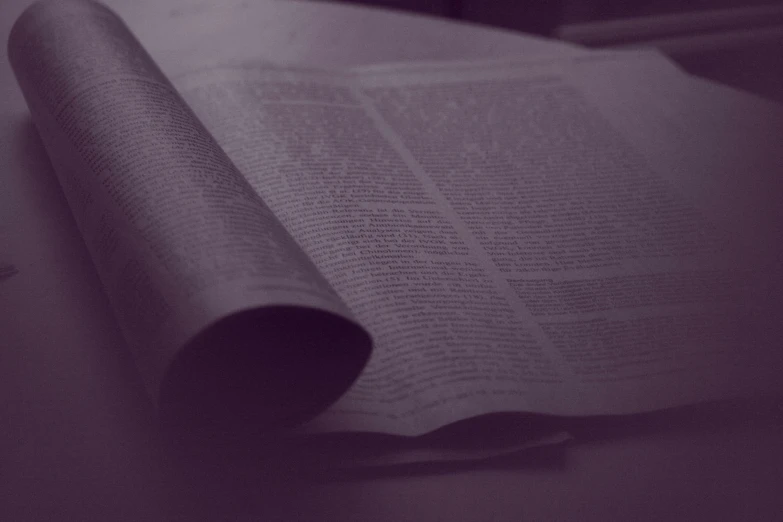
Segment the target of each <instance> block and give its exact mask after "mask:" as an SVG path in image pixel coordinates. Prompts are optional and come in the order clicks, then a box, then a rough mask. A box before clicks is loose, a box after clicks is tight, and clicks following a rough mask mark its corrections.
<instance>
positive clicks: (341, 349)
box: [9, 0, 783, 435]
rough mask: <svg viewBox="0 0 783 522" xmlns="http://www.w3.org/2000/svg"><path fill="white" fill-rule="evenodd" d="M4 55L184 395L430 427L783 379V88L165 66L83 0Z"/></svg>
mask: <svg viewBox="0 0 783 522" xmlns="http://www.w3.org/2000/svg"><path fill="white" fill-rule="evenodd" d="M9 58H10V60H11V63H12V66H13V68H14V71H15V73H16V75H17V78H18V81H19V84H20V86H21V88H22V91H23V93H24V96H25V98H26V100H27V103H28V106H29V108H30V112H31V113H32V116H33V120H34V122H35V125H36V127H37V129H38V132H39V133H40V135H41V138H42V140H43V142H44V144H45V146H46V150H47V153H48V155H49V158H50V160H51V162H52V164H53V165H54V167H55V170H56V172H57V176H58V180H59V182H60V185H61V186H62V190H63V192H64V194H65V196H66V199H67V201H68V205H69V206H70V209H71V211H72V213H73V215H74V218H75V221H76V223H77V225H78V227H79V231H80V233H81V236H82V238H83V239H84V242H85V244H86V246H87V248H88V250H89V252H90V254H91V259H92V263H93V265H94V268H95V272H96V273H97V275H98V277H99V279H100V281H101V284H102V286H103V288H104V291H105V293H106V295H107V297H108V300H109V302H110V304H111V308H112V312H113V317H114V318H115V319H116V322H117V324H118V326H119V327H120V329H121V330H122V332H123V334H124V337H125V339H126V341H127V344H128V347H129V349H130V350H131V352H132V353H133V356H134V360H135V362H136V366H137V368H138V371H139V373H140V375H141V377H142V379H143V380H144V382H145V384H146V386H147V389H148V391H149V394H150V396H151V397H152V399H153V401H154V402H155V403H156V405H157V406H158V407H159V409H160V410H161V414H162V416H163V417H164V418H166V419H176V422H182V423H185V424H186V425H188V426H192V425H203V424H206V425H224V424H227V423H232V422H240V423H246V422H254V423H260V424H265V425H267V426H269V427H270V428H271V427H274V426H279V425H291V424H296V423H301V422H303V421H305V420H307V421H308V422H307V424H306V425H305V427H304V428H303V429H307V430H313V431H346V430H350V431H374V432H385V433H394V434H405V435H414V434H421V433H424V432H427V431H431V430H433V429H435V428H438V427H440V426H444V425H446V424H449V423H452V422H455V421H458V420H461V419H465V418H469V417H473V416H478V415H482V414H487V413H494V412H508V411H524V412H537V413H548V414H558V415H594V414H622V413H632V412H639V411H645V410H652V409H657V408H664V407H670V406H675V405H680V404H686V403H690V402H697V401H702V400H708V399H714V398H719V397H725V396H730V395H736V394H743V393H747V392H749V391H752V390H756V389H759V388H768V387H769V386H770V385H771V383H774V382H775V380H776V379H775V371H776V370H777V369H778V366H777V358H778V355H777V354H776V353H775V351H773V350H767V349H765V347H766V346H768V345H769V342H770V341H771V340H772V339H773V338H774V329H773V328H772V326H773V325H774V324H775V321H776V318H775V317H774V315H775V312H774V311H775V310H776V308H775V306H774V305H775V301H776V299H775V298H776V289H777V288H778V287H777V286H775V281H777V280H778V279H779V277H780V273H779V267H778V261H777V256H778V253H777V242H775V241H774V240H775V239H777V238H778V235H777V230H776V226H777V225H776V223H777V217H778V213H777V212H778V209H777V200H778V197H777V193H776V190H777V189H778V188H779V186H780V182H779V180H778V179H776V178H777V175H778V174H779V168H780V165H781V154H779V153H778V151H777V146H776V139H777V138H778V137H779V134H778V132H779V128H780V127H779V125H780V122H781V121H783V118H781V113H780V110H779V109H778V108H776V107H775V106H774V105H772V104H765V103H764V102H761V101H753V100H751V101H747V100H745V99H744V98H743V97H742V96H739V95H736V94H735V93H727V92H723V91H721V90H720V89H719V88H716V87H712V86H702V87H701V88H699V89H698V90H694V91H693V92H698V93H699V94H698V96H697V99H693V100H692V99H691V97H692V96H693V94H691V92H690V91H688V90H687V88H685V85H686V84H685V82H684V81H683V77H682V75H681V73H680V72H679V71H677V70H674V69H673V68H672V67H671V66H670V65H669V64H668V63H666V62H665V61H663V60H662V59H660V58H659V57H657V56H655V55H649V54H644V53H639V54H631V55H623V56H621V55H617V54H605V55H601V54H598V55H592V54H588V55H582V54H579V53H575V54H574V55H573V56H567V57H561V58H559V59H538V60H536V59H530V60H525V61H517V62H513V61H505V62H491V63H488V62H479V63H451V64H403V65H386V66H377V67H365V68H361V69H351V70H330V71H326V70H313V69H301V68H293V67H280V66H272V65H269V64H263V63H252V62H247V61H240V62H237V63H226V62H221V63H216V64H214V65H213V66H210V67H202V68H199V69H198V70H193V71H190V72H186V73H182V74H178V75H177V76H176V77H173V78H166V77H165V76H164V74H163V72H161V71H160V70H159V68H158V67H157V66H156V65H155V63H154V62H153V60H152V59H151V58H150V56H149V55H148V54H147V53H146V52H145V51H144V50H143V48H142V47H141V45H140V44H139V43H138V42H137V41H136V40H135V38H134V37H133V35H132V34H131V33H130V32H129V30H128V29H127V28H126V27H125V25H124V24H123V23H122V22H121V21H120V20H119V18H117V16H116V15H114V14H113V13H112V12H111V11H109V10H108V9H107V8H105V7H103V6H101V5H100V4H96V3H92V2H87V1H81V0H69V1H63V2H48V3H47V2H44V3H39V4H35V5H33V6H32V7H31V8H30V9H28V10H27V11H26V12H25V13H24V14H23V15H22V17H21V18H20V19H19V20H18V21H17V23H16V25H15V27H14V29H13V31H12V34H11V37H10V41H9ZM710 99H712V100H718V101H720V102H721V103H723V104H725V105H726V107H727V112H726V113H725V114H722V113H715V112H712V111H711V110H710V109H709V108H710V107H714V105H710V104H709V103H707V101H709V100H710ZM691 102H692V103H691ZM728 109H731V110H728ZM700 110H701V112H699V111H700ZM688 111H691V112H692V113H693V112H695V113H698V114H699V116H700V117H701V119H700V121H699V125H698V126H695V125H692V122H691V121H690V120H688V119H687V118H684V117H683V115H687V114H689V112H688ZM760 116H763V118H761V117H760Z"/></svg>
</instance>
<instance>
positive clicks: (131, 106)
mask: <svg viewBox="0 0 783 522" xmlns="http://www.w3.org/2000/svg"><path fill="white" fill-rule="evenodd" d="M9 57H10V59H11V63H12V65H13V67H14V71H15V73H16V74H17V77H18V79H19V82H20V85H21V87H22V90H23V92H24V94H25V97H26V100H27V102H28V105H29V107H30V110H31V112H32V115H33V119H34V121H35V123H36V126H37V128H38V130H39V132H40V133H41V137H42V139H43V142H44V144H45V146H46V149H47V152H48V154H49V156H50V159H51V160H52V163H53V165H54V166H55V168H56V170H57V173H58V178H59V181H60V183H61V185H62V187H63V191H64V193H65V195H66V197H67V199H68V202H69V205H70V207H71V210H72V212H73V214H74V218H75V220H76V222H77V225H78V227H79V230H80V232H81V235H82V237H83V238H84V240H85V243H86V245H87V247H88V249H89V251H90V254H91V257H92V260H93V263H94V265H95V268H96V270H97V273H98V275H99V277H100V279H101V282H102V284H103V286H104V288H105V290H106V293H107V295H108V297H109V300H110V302H111V305H112V308H113V311H114V313H115V316H116V317H117V320H118V323H119V325H120V327H121V328H122V330H123V332H124V334H125V337H126V338H127V339H128V341H129V344H130V346H131V348H132V349H133V350H134V354H135V356H136V364H137V366H138V368H139V370H140V373H141V375H142V377H143V378H144V380H145V382H146V384H147V387H148V389H149V391H150V394H151V395H152V397H153V398H154V399H155V400H156V401H157V402H158V403H159V406H160V407H161V408H163V409H171V410H172V413H176V415H177V416H182V417H183V418H184V417H187V418H188V420H189V421H193V422H196V419H195V417H198V416H201V415H202V413H201V412H209V415H214V416H215V418H209V419H207V420H206V421H205V422H208V423H211V424H215V422H214V421H215V419H216V418H218V417H220V418H221V420H222V421H226V422H229V417H233V420H237V418H239V417H253V416H255V415H259V416H260V417H261V419H265V420H267V421H269V423H270V424H274V423H275V422H282V423H289V422H294V421H296V420H301V418H302V417H307V416H311V415H312V414H314V413H315V412H316V411H318V410H319V409H321V408H323V407H324V406H325V405H327V404H328V403H329V402H331V401H333V400H334V399H335V398H336V397H337V396H339V395H340V394H341V393H342V392H343V391H344V389H345V388H346V387H347V386H348V385H349V384H350V383H351V381H352V380H353V379H354V378H355V377H356V375H357V374H358V372H359V370H360V369H361V367H362V366H363V364H364V361H365V360H366V357H367V355H368V352H369V349H370V340H369V337H368V336H367V334H366V333H365V332H364V331H363V330H362V329H361V328H360V327H359V326H358V325H356V323H355V321H354V320H353V317H352V315H351V313H350V312H349V311H348V309H347V308H346V307H345V305H344V304H343V303H342V301H341V300H340V298H339V297H338V296H337V295H336V294H335V292H334V290H333V289H332V288H331V286H330V285H329V284H328V283H327V282H326V281H325V280H324V279H323V277H322V276H321V275H320V274H319V273H318V271H317V270H315V268H314V267H313V266H312V263H311V262H310V260H309V259H308V258H307V256H306V255H305V254H304V253H303V252H302V251H301V249H300V248H299V247H298V246H297V245H296V243H295V242H294V241H293V240H292V239H291V237H290V236H289V235H288V234H287V233H286V231H285V230H284V229H283V228H282V226H281V225H280V223H279V222H278V221H277V219H276V218H275V217H274V216H273V214H272V213H271V212H270V210H269V208H268V207H267V206H266V205H265V204H264V202H263V201H262V200H260V199H259V198H258V196H257V194H255V193H254V192H253V190H252V189H251V188H250V187H249V186H248V185H247V183H246V181H245V180H244V179H243V178H242V177H241V176H239V175H238V173H237V171H236V168H235V167H234V166H233V165H232V164H231V161H230V160H229V159H228V158H227V157H226V156H225V154H224V153H223V151H222V150H221V149H220V148H219V146H218V145H217V144H216V143H215V142H214V140H213V139H212V137H211V136H210V135H209V134H208V132H207V131H206V130H205V129H204V128H203V126H202V125H201V124H200V122H199V121H198V120H197V119H196V117H195V116H194V115H193V113H192V112H191V111H190V109H189V108H187V106H186V105H185V104H184V103H183V102H182V100H181V99H180V98H179V96H178V95H177V93H176V91H175V90H174V89H173V88H172V87H171V85H170V84H169V82H168V81H167V80H166V79H165V78H164V76H163V75H162V73H161V72H160V71H159V70H158V68H157V67H156V66H155V64H154V63H153V62H152V60H151V59H150V58H149V56H148V55H147V54H146V53H145V52H144V50H143V49H142V48H141V47H140V45H139V44H138V42H136V41H135V39H134V38H133V36H132V35H131V34H130V32H129V31H128V30H127V28H126V27H125V26H124V25H123V24H122V22H121V21H120V20H119V19H118V18H117V17H116V16H115V15H114V14H113V13H112V12H111V11H109V10H108V9H106V8H105V7H103V6H101V5H99V4H96V3H93V2H85V1H67V2H49V3H41V4H36V5H34V6H32V7H31V8H30V9H29V10H28V11H26V12H25V14H24V15H23V16H22V17H21V18H20V20H19V21H18V22H17V24H16V25H15V27H14V29H13V30H12V34H11V38H10V41H9ZM246 392H247V395H245V393H246ZM180 408H182V409H181V410H180ZM191 417H193V418H191ZM246 420H247V419H246ZM259 420H260V419H259Z"/></svg>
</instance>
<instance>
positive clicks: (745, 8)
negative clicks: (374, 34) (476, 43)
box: [313, 0, 783, 101]
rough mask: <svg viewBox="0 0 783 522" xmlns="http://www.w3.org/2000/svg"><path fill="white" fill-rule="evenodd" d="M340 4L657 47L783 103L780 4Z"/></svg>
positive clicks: (696, 70)
mask: <svg viewBox="0 0 783 522" xmlns="http://www.w3.org/2000/svg"><path fill="white" fill-rule="evenodd" d="M313 1H330V0H313ZM341 1H343V2H345V3H356V4H364V5H373V6H378V7H385V8H391V9H397V10H402V11H408V12H415V13H421V14H428V15H434V16H441V17H448V18H451V19H455V20H462V21H466V22H473V23H479V24H484V25H488V26H493V27H498V28H504V29H510V30H514V31H521V32H525V33H531V34H537V35H542V36H548V37H553V38H559V39H562V40H566V41H569V42H573V43H577V44H582V45H586V46H588V47H594V48H609V49H623V48H635V47H654V48H656V49H659V50H661V51H662V52H664V53H665V54H666V55H668V56H669V57H671V58H673V59H674V60H675V61H676V62H677V63H679V65H681V66H682V67H683V68H684V69H685V70H687V71H688V72H691V73H693V74H697V75H699V76H702V77H705V78H708V79H711V80H715V81H718V82H721V83H724V84H728V85H731V86H733V87H737V88H740V89H743V90H746V91H751V92H753V93H755V94H758V95H761V96H763V97H766V98H769V99H774V100H777V101H783V1H781V0H777V1H772V0H341Z"/></svg>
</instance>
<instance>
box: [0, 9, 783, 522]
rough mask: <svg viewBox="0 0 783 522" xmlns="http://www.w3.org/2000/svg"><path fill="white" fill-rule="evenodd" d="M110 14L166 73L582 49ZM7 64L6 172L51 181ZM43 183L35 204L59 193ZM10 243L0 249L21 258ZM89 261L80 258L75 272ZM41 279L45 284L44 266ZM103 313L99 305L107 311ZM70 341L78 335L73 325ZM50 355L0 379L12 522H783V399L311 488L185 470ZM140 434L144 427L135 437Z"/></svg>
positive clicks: (315, 25) (240, 468)
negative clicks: (64, 382) (257, 64)
mask: <svg viewBox="0 0 783 522" xmlns="http://www.w3.org/2000/svg"><path fill="white" fill-rule="evenodd" d="M107 3H108V4H109V5H110V6H112V7H113V8H114V9H115V10H116V11H117V12H118V13H119V14H120V15H121V16H122V17H123V18H125V20H126V22H127V23H128V25H129V26H130V27H131V28H132V30H133V31H134V32H135V33H136V34H137V36H138V37H139V39H140V40H141V41H142V43H144V44H145V45H146V46H147V47H148V49H149V50H150V52H151V54H152V55H153V57H154V58H155V59H156V60H157V61H158V62H159V63H160V64H161V67H162V68H163V70H164V71H165V72H167V73H169V74H176V73H177V71H180V70H185V69H187V68H188V67H189V66H191V65H192V64H194V63H196V62H198V61H202V60H204V59H206V58H209V59H215V60H219V59H221V58H223V57H231V58H232V59H237V58H240V59H241V58H252V59H267V60H270V61H276V62H296V63H305V64H310V65H316V66H319V65H320V66H335V65H360V64H367V63H374V62H379V61H402V60H419V59H428V60H430V59H452V58H490V57H500V56H511V55H517V56H518V55H520V54H530V53H558V52H568V51H569V50H571V49H572V48H571V47H570V46H568V45H566V44H562V43H559V42H552V41H547V40H544V39H540V38H537V37H530V36H526V35H520V34H514V33H511V32H506V31H498V30H494V29H489V28H485V27H478V26H470V25H467V24H459V23H455V22H451V21H446V20H439V19H435V18H427V17H423V16H415V15H408V14H402V13H394V12H390V11H381V10H375V9H369V8H362V7H356V6H348V5H338V4H325V3H318V2H297V1H281V2H272V1H263V0H258V1H255V2H248V1H240V0H228V1H221V2H217V1H215V2H211V3H210V2H208V1H199V0H170V1H166V2H157V1H153V0H138V1H131V0H127V1H123V0H114V1H109V2H107ZM26 4H27V2H26V1H24V0H5V1H4V2H3V3H2V5H1V6H0V35H2V37H3V41H6V40H7V35H8V31H9V30H10V26H11V24H12V22H13V20H14V19H15V18H16V17H17V16H18V14H19V13H21V11H22V9H23V8H24V6H25V5H26ZM0 67H2V68H1V69H0V113H2V116H1V117H0V124H2V126H3V139H4V140H6V143H3V141H2V140H0V145H2V147H0V163H3V164H6V165H10V168H9V172H10V175H13V174H14V172H16V174H18V179H20V180H23V179H24V176H22V174H24V172H22V171H21V170H20V169H24V168H25V167H24V165H26V164H33V163H36V162H37V163H38V164H41V165H39V167H40V168H45V165H43V163H45V160H44V159H42V158H40V157H35V158H33V157H29V156H31V155H32V156H36V155H38V156H40V155H41V154H42V152H41V150H42V149H41V147H40V144H38V143H37V141H36V138H35V136H34V133H32V131H31V128H30V127H29V124H27V126H25V124H24V123H22V121H23V120H24V119H25V118H26V117H27V116H26V107H25V106H24V102H23V100H22V97H21V94H20V93H19V92H18V89H17V87H16V85H15V83H14V81H13V77H12V74H11V72H10V69H9V66H8V63H7V59H6V60H4V61H3V63H2V64H0ZM11 142H13V143H11ZM20 143H21V145H19V144H20ZM9 144H11V145H13V144H16V145H19V146H18V147H17V149H18V150H17V151H16V152H14V151H13V150H11V151H10V152H9V150H10V149H12V148H14V147H13V146H12V147H9V146H8V145H9ZM16 145H14V146H16ZM15 150H16V149H15ZM19 151H21V152H19ZM13 154H17V156H13ZM19 154H25V155H27V160H25V161H27V163H25V162H21V163H20V162H19V159H18V158H19V157H20V156H18V155H19ZM3 155H5V157H3ZM12 160H13V162H12ZM14 169H15V170H14ZM14 179H15V178H14ZM20 183H21V181H20ZM46 183H48V185H46ZM46 183H43V182H42V184H41V185H40V186H37V185H36V187H38V188H36V189H35V190H37V191H39V192H42V191H47V190H48V191H56V190H57V189H56V188H53V185H51V181H48V182H46ZM44 185H45V186H44ZM2 186H4V187H6V188H7V189H9V187H11V188H13V185H10V186H9V185H2ZM30 186H31V187H32V185H30ZM30 190H33V189H30ZM9 191H10V189H9V190H5V192H6V194H5V195H3V194H2V192H4V191H3V190H0V204H5V203H6V202H7V201H10V200H7V199H6V200H3V199H2V198H3V197H6V198H8V197H10V196H8V195H7V194H8V192H9ZM20 208H21V207H20ZM60 210H61V211H62V209H60ZM3 233H4V232H3V230H0V251H2V250H3V248H5V246H6V245H3V244H2V241H1V240H2V239H3V238H4V237H6V236H3ZM8 237H10V236H8ZM52 248H54V247H52ZM63 248H65V247H63ZM80 255H83V254H79V253H78V252H77V253H75V254H73V256H74V259H77V258H79V256H80ZM0 261H2V259H0ZM74 262H76V261H74ZM30 270H31V271H32V272H33V273H34V270H35V267H34V266H32V264H31V268H30ZM40 277H46V274H45V273H43V272H42V273H41V275H40ZM20 284H21V283H20ZM53 284H54V283H53ZM58 284H59V283H58ZM6 288H8V287H6ZM60 290H62V291H60ZM60 290H58V292H59V293H58V296H56V297H52V298H51V299H48V300H47V301H46V303H47V304H46V305H45V306H50V307H60V308H62V307H63V306H67V303H68V299H69V296H70V294H69V293H68V292H77V293H78V292H79V291H80V290H79V289H78V288H76V289H74V288H71V287H69V288H66V289H60ZM9 292H10V290H9ZM85 295H86V294H85ZM0 297H2V296H0ZM94 299H95V300H96V302H97V303H98V304H97V305H96V306H98V305H99V304H100V302H101V301H100V298H99V297H94ZM38 313H40V314H46V313H47V310H46V309H45V308H44V309H41V310H39V312H38ZM41 316H43V315H41ZM39 317H40V316H39ZM0 326H2V324H0ZM63 332H64V333H63V335H68V334H69V333H68V332H67V331H66V327H65V326H64V327H63ZM106 335H108V336H110V335H116V332H115V333H111V332H109V333H107V334H106ZM96 336H97V334H96ZM93 337H95V336H93ZM58 342H62V339H51V338H46V339H44V338H40V339H39V340H38V344H36V345H35V346H36V349H37V350H39V352H40V353H43V354H51V353H54V352H55V350H56V349H57V347H58V346H59V345H58ZM91 342H97V341H94V339H93V340H92V341H91ZM47 343H48V344H47ZM49 348H51V350H48V349H49ZM28 355H29V354H28ZM6 357H7V358H8V356H6ZM35 357H38V359H36V358H35ZM35 357H33V358H32V360H33V362H35V361H37V360H39V359H40V360H44V362H49V363H51V364H50V366H46V365H44V367H45V369H41V367H36V366H35V365H34V364H32V363H31V364H29V365H26V364H27V362H29V361H27V360H26V359H25V360H23V357H22V356H21V355H20V356H19V358H18V360H17V359H13V360H12V361H11V363H13V364H11V363H8V364H6V363H7V361H6V363H4V364H5V366H3V368H0V382H2V381H3V380H4V379H5V383H6V384H4V385H3V386H2V387H0V395H4V396H0V415H6V416H8V415H10V416H11V417H10V421H11V422H10V423H9V425H10V426H11V430H10V431H7V432H6V433H4V434H0V469H2V470H3V471H2V472H0V488H2V489H0V511H2V510H3V509H4V508H5V509H6V510H10V511H9V512H10V513H12V514H13V516H11V517H10V518H9V517H2V518H5V519H6V520H50V519H51V520H55V519H56V520H77V519H78V520H88V519H95V520H99V519H100V520H119V519H122V520H125V519H127V520H141V519H144V520H155V519H161V520H163V519H176V518H178V517H180V516H181V517H182V519H183V520H198V519H200V517H203V519H206V520H216V519H221V520H223V519H225V520H278V519H279V520H341V521H343V520H356V521H360V520H361V521H364V520H373V521H382V520H389V521H391V520H395V521H396V520H514V521H518V520H580V521H605V520H656V521H657V520H668V521H672V520H711V521H715V520H727V521H728V520H732V521H734V520H754V521H760V520H769V521H773V520H782V519H783V495H780V492H781V491H783V473H782V472H781V470H783V450H782V449H783V448H782V447H781V446H782V444H781V443H782V441H783V439H782V438H781V435H783V413H782V412H781V406H780V404H779V403H777V402H775V401H752V402H742V401H737V402H732V403H726V404H721V405H710V406H705V407H692V408H685V409H682V410H678V411H671V412H663V413H658V414H651V415H643V416H635V417H629V418H615V419H583V420H570V421H563V424H562V425H563V426H565V427H567V428H569V429H571V430H572V431H573V432H574V434H575V435H576V439H575V441H574V442H573V443H571V444H569V445H568V446H567V447H566V448H556V449H548V450H545V451H542V452H535V453H531V454H530V455H529V456H527V457H522V458H514V459H511V458H509V459H508V460H507V461H494V462H492V463H491V464H486V465H482V466H469V467H452V468H448V469H444V468H443V467H438V466H433V467H430V468H427V467H422V468H416V469H413V470H411V469H408V470H406V469H402V470H399V469H397V470H376V471H374V472H368V473H363V474H357V475H352V476H342V475H341V476H339V477H338V476H333V475H326V476H318V477H316V478H313V477H307V478H303V477H301V476H299V475H297V473H295V472H291V471H290V468H289V469H286V467H285V466H283V467H282V468H278V467H275V466H269V465H267V463H266V462H265V461H264V460H263V459H259V460H256V461H254V460H253V458H252V457H247V456H246V457H243V458H242V463H241V465H240V464H239V463H237V462H235V463H234V465H233V467H232V466H228V467H224V466H219V465H217V464H215V463H214V462H211V461H210V460H209V459H207V458H203V459H201V460H199V459H196V460H199V461H198V462H196V461H194V460H191V461H190V463H189V465H188V466H186V467H185V468H186V469H185V471H183V468H182V467H181V466H179V465H171V462H170V461H169V460H168V459H167V458H164V457H163V456H162V455H161V454H160V453H159V452H158V451H157V450H155V449H154V448H155V447H156V445H155V444H153V443H152V442H150V441H151V439H153V438H154V435H153V434H152V433H153V432H154V430H153V429H152V428H151V427H150V426H151V424H150V423H149V419H148V418H147V417H145V414H144V413H143V412H140V411H141V410H139V411H137V412H134V413H131V414H129V415H128V416H124V417H122V418H123V419H124V420H122V421H118V420H117V419H118V418H119V417H121V415H119V414H117V413H116V412H112V411H111V409H110V408H109V407H107V406H106V405H107V404H109V405H110V404H112V401H113V400H114V398H113V396H112V397H110V395H112V394H115V392H116V394H117V395H118V396H119V395H121V394H122V393H125V392H122V391H116V390H112V389H111V388H110V387H108V388H97V386H99V385H102V386H107V384H106V378H105V376H104V377H100V372H99V371H98V370H95V371H94V372H92V370H90V371H87V370H84V371H82V369H75V368H76V362H72V363H71V362H69V364H71V366H68V365H67V364H66V365H65V366H63V363H62V361H63V360H65V359H56V360H55V359H54V356H51V357H50V355H47V357H50V359H51V360H50V359H49V358H45V357H44V356H41V355H36V356H35ZM69 357H71V359H73V358H74V357H76V358H77V359H78V356H77V355H73V354H70V355H69ZM71 359H69V361H71ZM74 360H76V359H74ZM52 361H54V362H52ZM77 362H78V361H77ZM17 363H18V364H17ZM106 364H108V363H106ZM66 367H67V368H66ZM8 368H13V372H16V373H12V370H9V369H8ZM63 368H65V369H63ZM100 369H102V368H100ZM25 371H26V372H27V373H25ZM117 371H119V370H117ZM47 372H48V373H47ZM69 372H70V373H69ZM79 372H81V373H79ZM90 372H92V373H90ZM76 373H78V374H79V375H81V376H83V377H84V378H83V379H81V380H80V381H79V383H77V384H73V385H72V389H71V392H69V393H67V394H62V393H60V395H59V396H58V397H54V396H50V395H52V394H54V393H55V392H51V391H46V390H47V389H55V388H53V387H51V386H50V387H49V388H45V387H44V386H38V385H34V384H35V383H37V382H39V383H44V382H45V381H46V382H51V381H56V380H58V379H66V378H68V377H71V378H72V376H73V374H76ZM91 379H92V381H91ZM100 379H103V382H102V383H99V384H96V383H98V382H99V380H100ZM9 382H10V383H12V384H8V383H9ZM30 382H33V383H34V384H29V383H30ZM95 389H102V390H107V391H102V394H103V395H102V396H100V397H99V399H100V407H98V406H96V407H95V408H87V407H86V406H84V404H93V403H96V404H97V402H96V401H98V399H96V394H95V392H94V390H95ZM42 390H44V391H42ZM99 395H100V394H99ZM128 400H129V399H127V398H124V399H122V400H120V399H117V401H115V402H117V403H123V404H125V403H127V402H128ZM90 401H92V402H90ZM123 401H125V402H123ZM131 402H132V401H131ZM51 405H56V408H55V407H54V406H51ZM52 409H54V410H56V411H55V412H53V411H52ZM85 412H86V413H85ZM52 419H54V420H52ZM130 425H133V426H141V427H140V428H133V429H130V430H127V429H125V428H126V427H127V426H130ZM123 427H125V428H123ZM151 448H152V449H151ZM184 475H187V476H184Z"/></svg>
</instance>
